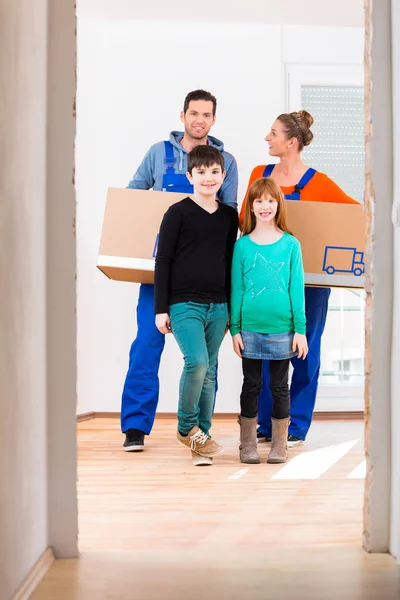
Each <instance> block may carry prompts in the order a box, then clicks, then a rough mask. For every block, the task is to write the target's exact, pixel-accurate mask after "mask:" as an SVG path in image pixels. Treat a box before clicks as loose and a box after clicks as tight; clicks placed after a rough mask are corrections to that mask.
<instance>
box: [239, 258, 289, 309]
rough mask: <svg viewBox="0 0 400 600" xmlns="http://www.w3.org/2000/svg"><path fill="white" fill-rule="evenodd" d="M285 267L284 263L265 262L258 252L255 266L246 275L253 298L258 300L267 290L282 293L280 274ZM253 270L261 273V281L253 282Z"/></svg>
mask: <svg viewBox="0 0 400 600" xmlns="http://www.w3.org/2000/svg"><path fill="white" fill-rule="evenodd" d="M283 265H284V263H283V262H272V261H268V260H265V258H264V257H263V255H262V254H260V253H259V252H256V254H255V255H254V262H253V265H252V266H251V267H250V269H248V270H247V271H246V272H245V274H244V275H245V277H246V279H248V280H249V281H250V283H251V285H252V294H253V298H256V297H257V296H259V295H260V294H262V293H263V292H265V291H266V290H272V291H274V292H280V291H281V286H280V283H279V279H278V274H279V272H280V270H281V269H282V267H283ZM253 269H257V270H258V271H259V273H261V274H262V277H261V281H259V282H254V281H253V279H252V277H251V275H252V271H253Z"/></svg>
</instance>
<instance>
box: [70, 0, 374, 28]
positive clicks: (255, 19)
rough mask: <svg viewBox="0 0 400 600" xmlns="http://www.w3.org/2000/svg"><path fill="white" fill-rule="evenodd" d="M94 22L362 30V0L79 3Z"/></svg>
mask: <svg viewBox="0 0 400 600" xmlns="http://www.w3.org/2000/svg"><path fill="white" fill-rule="evenodd" d="M76 3H77V15H78V18H79V17H86V18H94V19H129V20H138V21H143V20H144V21H191V22H193V21H194V22H196V21H197V22H210V23H212V22H213V23H215V22H225V23H259V24H265V23H269V24H282V25H318V26H331V27H363V26H364V8H363V5H364V2H363V0H198V1H197V2H189V1H188V0H147V2H146V1H142V0H111V1H110V0H76Z"/></svg>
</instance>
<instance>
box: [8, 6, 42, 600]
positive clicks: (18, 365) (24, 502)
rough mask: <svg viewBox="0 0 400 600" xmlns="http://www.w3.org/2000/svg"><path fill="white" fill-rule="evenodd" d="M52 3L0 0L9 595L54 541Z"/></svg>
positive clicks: (9, 595)
mask: <svg viewBox="0 0 400 600" xmlns="http://www.w3.org/2000/svg"><path fill="white" fill-rule="evenodd" d="M46 4H47V2H46V1H45V0H41V1H37V2H33V1H32V0H23V1H22V0H21V2H16V3H14V4H12V5H11V4H10V3H9V2H7V0H5V1H4V0H0V14H1V30H0V73H1V77H2V89H1V95H0V114H1V120H0V123H1V124H0V128H1V133H0V156H1V160H0V182H1V186H0V290H1V311H0V415H1V417H0V532H1V533H0V598H2V599H4V600H8V599H9V598H11V596H12V594H13V593H14V592H15V590H16V588H17V587H18V585H19V583H20V582H21V581H22V579H23V578H24V576H25V575H26V573H27V572H28V570H29V569H31V568H32V566H33V565H34V563H35V562H36V560H37V559H38V558H39V556H40V555H41V554H42V552H44V550H45V549H46V547H47V539H48V530H47V458H46V453H47V448H46V444H47V433H46V313H45V291H46V288H45V286H46V259H45V208H46V207H45V201H46V195H45V191H46V189H45V184H46V180H45V177H46V171H45V151H46V146H45V136H46V112H45V111H46V58H47V57H46V38H47V24H46V20H47V19H46V16H47V8H46ZM16 49H18V52H16ZM3 82H4V83H3ZM27 98H29V102H28V101H27Z"/></svg>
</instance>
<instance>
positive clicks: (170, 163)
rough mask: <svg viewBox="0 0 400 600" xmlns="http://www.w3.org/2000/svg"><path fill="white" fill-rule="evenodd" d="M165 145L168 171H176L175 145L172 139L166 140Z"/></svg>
mask: <svg viewBox="0 0 400 600" xmlns="http://www.w3.org/2000/svg"><path fill="white" fill-rule="evenodd" d="M164 146H165V162H166V164H167V173H171V174H172V173H175V169H174V164H175V156H174V147H173V145H172V144H171V142H170V141H167V142H164Z"/></svg>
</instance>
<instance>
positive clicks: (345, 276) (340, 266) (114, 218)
mask: <svg viewBox="0 0 400 600" xmlns="http://www.w3.org/2000/svg"><path fill="white" fill-rule="evenodd" d="M186 196H187V194H176V193H170V192H168V193H166V192H153V191H147V190H146V191H143V190H127V189H120V188H109V190H108V194H107V203H106V209H105V214H104V221H103V230H102V234H101V241H100V250H99V257H98V261H97V267H98V268H99V269H100V270H101V271H102V272H103V273H104V274H105V275H107V277H109V278H110V279H115V280H118V281H133V282H138V283H153V281H154V259H155V253H156V248H157V237H158V231H159V225H160V223H161V220H162V218H163V215H164V213H165V211H166V210H167V209H168V208H169V206H171V204H173V203H174V202H178V201H179V200H182V199H183V198H185V197H186ZM286 204H287V211H288V220H289V227H290V229H291V230H292V233H293V235H295V236H296V237H297V238H298V239H299V241H300V243H301V246H302V252H303V262H304V271H305V281H306V283H308V284H309V285H317V286H328V287H354V288H362V287H364V280H365V277H364V271H365V264H364V263H365V260H364V246H365V230H366V220H365V213H364V210H363V207H362V206H361V205H354V204H333V203H325V202H303V201H301V202H298V201H295V200H287V201H286Z"/></svg>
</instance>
